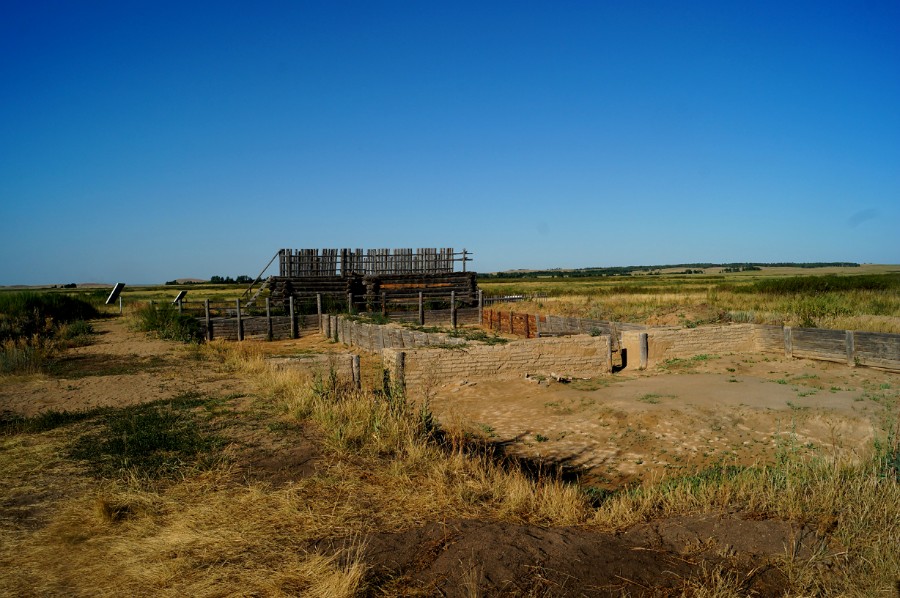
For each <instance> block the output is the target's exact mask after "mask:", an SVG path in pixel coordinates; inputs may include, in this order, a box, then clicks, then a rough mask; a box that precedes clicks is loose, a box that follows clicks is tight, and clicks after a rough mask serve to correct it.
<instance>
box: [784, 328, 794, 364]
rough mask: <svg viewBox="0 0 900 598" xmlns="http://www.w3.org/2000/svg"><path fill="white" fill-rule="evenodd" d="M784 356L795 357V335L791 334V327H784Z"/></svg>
mask: <svg viewBox="0 0 900 598" xmlns="http://www.w3.org/2000/svg"><path fill="white" fill-rule="evenodd" d="M784 356H785V357H793V356H794V335H793V333H792V332H791V327H790V326H785V327H784Z"/></svg>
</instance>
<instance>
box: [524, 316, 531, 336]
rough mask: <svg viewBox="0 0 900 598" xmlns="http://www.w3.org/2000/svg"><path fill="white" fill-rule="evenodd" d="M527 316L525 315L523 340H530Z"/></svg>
mask: <svg viewBox="0 0 900 598" xmlns="http://www.w3.org/2000/svg"><path fill="white" fill-rule="evenodd" d="M528 318H529V316H528V314H525V338H531V330H530V329H529V324H530V322H529V321H528Z"/></svg>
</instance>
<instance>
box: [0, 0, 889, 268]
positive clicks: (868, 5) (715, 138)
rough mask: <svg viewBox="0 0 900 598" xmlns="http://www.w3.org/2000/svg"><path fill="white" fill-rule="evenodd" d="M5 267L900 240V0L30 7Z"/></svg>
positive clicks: (497, 261) (5, 138) (19, 79)
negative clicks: (293, 252)
mask: <svg viewBox="0 0 900 598" xmlns="http://www.w3.org/2000/svg"><path fill="white" fill-rule="evenodd" d="M0 207H2V218H0V284H40V283H51V284H56V283H66V282H89V281H97V282H114V281H117V280H121V281H125V282H131V283H148V282H162V281H164V280H168V279H172V278H181V277H198V278H206V277H209V276H210V275H213V274H221V275H232V276H234V275H238V274H249V275H255V274H256V273H257V272H258V271H259V269H260V268H262V266H264V265H265V263H266V261H268V259H269V258H270V257H271V256H272V255H273V254H274V253H275V251H276V250H277V249H278V248H279V247H295V248H305V247H432V246H452V247H456V248H462V247H466V248H467V249H469V250H472V251H475V252H476V261H475V263H474V266H475V268H476V269H477V270H480V271H494V270H500V269H509V268H546V267H584V266H615V265H630V264H659V263H682V262H699V261H713V262H732V261H844V260H847V261H858V262H876V263H900V234H898V228H900V227H898V225H900V4H898V3H897V2H896V1H895V0H891V1H885V2H859V1H855V2H822V1H816V2H808V3H803V2H722V1H718V0H717V1H714V2H713V1H710V2H542V3H538V2H509V3H491V2H460V1H454V2H444V3H437V2H414V1H406V2H378V1H366V2H331V1H327V2H326V1H323V2H317V3H310V2H283V3H279V2H266V3H251V2H242V3H234V2H208V3H203V2H159V1H154V2H101V1H90V2H66V1H62V0H60V1H58V2H42V1H36V0H28V1H24V2H20V1H14V0H6V1H5V2H3V3H2V7H0Z"/></svg>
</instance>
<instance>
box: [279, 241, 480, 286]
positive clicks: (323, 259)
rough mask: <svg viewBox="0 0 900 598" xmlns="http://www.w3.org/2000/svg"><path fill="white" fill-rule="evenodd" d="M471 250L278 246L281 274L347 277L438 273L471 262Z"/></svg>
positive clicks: (450, 270)
mask: <svg viewBox="0 0 900 598" xmlns="http://www.w3.org/2000/svg"><path fill="white" fill-rule="evenodd" d="M470 255H472V253H471V252H469V251H466V250H465V249H463V250H462V251H461V252H456V251H454V250H453V248H452V247H444V248H440V249H436V248H419V249H415V250H413V249H365V250H364V249H346V248H345V249H281V250H279V252H278V260H279V262H278V272H279V276H282V277H293V278H297V277H311V276H326V277H327V276H350V275H351V274H363V275H365V274H440V273H447V272H453V270H454V265H455V263H456V262H461V263H462V271H463V272H465V271H466V262H469V261H471V258H470V257H469V256H470Z"/></svg>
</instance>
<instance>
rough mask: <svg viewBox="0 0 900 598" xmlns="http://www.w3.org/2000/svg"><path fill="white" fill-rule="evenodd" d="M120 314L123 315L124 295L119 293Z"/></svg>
mask: <svg viewBox="0 0 900 598" xmlns="http://www.w3.org/2000/svg"><path fill="white" fill-rule="evenodd" d="M119 315H120V316H121V315H122V295H119Z"/></svg>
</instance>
